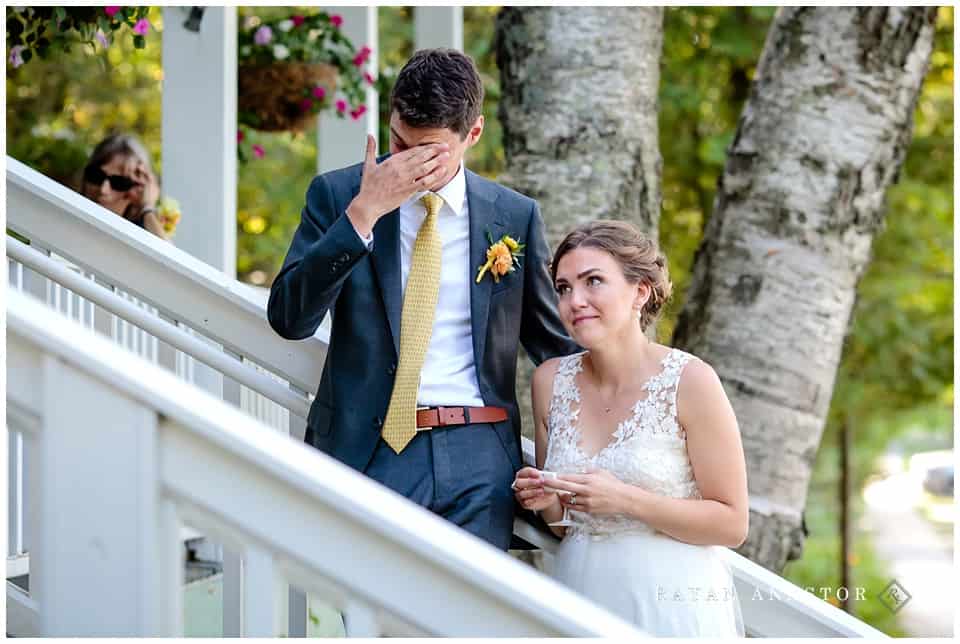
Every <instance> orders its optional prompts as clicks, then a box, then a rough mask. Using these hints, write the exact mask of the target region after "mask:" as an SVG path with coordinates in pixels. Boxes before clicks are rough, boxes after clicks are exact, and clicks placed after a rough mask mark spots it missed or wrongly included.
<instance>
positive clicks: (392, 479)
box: [364, 423, 514, 550]
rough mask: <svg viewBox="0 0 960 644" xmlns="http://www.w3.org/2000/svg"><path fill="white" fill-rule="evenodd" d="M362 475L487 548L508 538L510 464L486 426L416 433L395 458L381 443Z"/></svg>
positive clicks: (501, 544)
mask: <svg viewBox="0 0 960 644" xmlns="http://www.w3.org/2000/svg"><path fill="white" fill-rule="evenodd" d="M364 473H365V474H366V475H367V476H369V477H371V478H372V479H374V480H375V481H378V482H379V483H382V484H383V485H386V486H387V487H389V488H390V489H391V490H393V491H395V492H397V493H399V494H402V495H403V496H405V497H407V498H408V499H410V500H411V501H413V502H414V503H417V504H419V505H421V506H423V507H425V508H427V509H428V510H430V511H432V512H434V513H436V514H439V515H440V516H442V517H443V518H445V519H447V520H448V521H451V522H453V523H455V524H456V525H458V526H460V527H461V528H463V529H464V530H466V531H467V532H470V533H471V534H473V535H475V536H477V537H479V538H481V539H483V540H484V541H486V542H488V543H490V544H491V545H493V546H495V547H497V548H500V549H501V550H506V549H507V547H508V546H509V545H510V537H511V535H512V534H513V490H511V489H510V484H511V483H513V478H514V471H513V464H512V463H511V461H510V458H509V457H508V456H507V452H506V450H505V448H504V447H503V444H502V443H501V442H500V439H499V438H498V436H497V433H496V431H495V430H494V428H493V426H492V425H490V424H489V423H476V424H472V425H457V426H453V427H437V428H434V429H431V430H427V431H419V432H417V434H416V436H414V437H413V439H412V440H411V441H410V443H409V444H408V445H407V446H406V447H405V448H404V449H403V451H402V452H400V453H399V454H397V453H395V452H394V451H393V450H392V449H391V448H390V446H389V445H387V444H386V443H385V442H384V441H383V439H382V438H381V439H380V440H379V442H378V443H377V448H376V450H375V451H374V454H373V457H372V458H371V460H370V464H369V465H368V466H367V468H366V470H364Z"/></svg>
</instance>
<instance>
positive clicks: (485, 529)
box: [268, 49, 577, 549]
mask: <svg viewBox="0 0 960 644" xmlns="http://www.w3.org/2000/svg"><path fill="white" fill-rule="evenodd" d="M482 104H483V85H482V83H481V80H480V76H479V74H478V73H477V69H476V67H475V66H474V64H473V61H472V60H471V59H470V58H469V57H468V56H466V55H464V54H462V53H460V52H458V51H455V50H450V49H431V50H422V51H419V52H417V53H416V54H415V55H414V56H413V58H411V59H410V60H409V61H408V62H407V64H406V65H405V66H404V68H403V69H402V70H401V72H400V74H399V76H398V77H397V81H396V84H395V85H394V88H393V92H392V93H391V96H390V105H391V115H390V155H389V156H387V157H384V158H382V159H380V160H378V159H376V157H375V152H376V151H375V144H374V141H373V139H372V137H367V149H366V158H365V160H364V162H363V163H361V164H357V165H353V166H350V167H348V168H343V169H341V170H335V171H332V172H328V173H326V174H323V175H320V176H318V177H316V178H314V180H313V182H312V183H311V184H310V188H309V189H308V190H307V195H306V205H305V206H304V208H303V212H302V214H301V221H300V226H299V227H298V228H297V231H296V234H295V235H294V238H293V242H292V243H291V244H290V250H289V251H288V252H287V257H286V259H285V260H284V263H283V268H282V269H281V271H280V273H279V274H278V275H277V278H276V280H275V281H274V283H273V286H272V287H271V289H270V301H269V305H268V317H269V319H270V325H271V326H272V327H273V328H274V329H275V330H276V332H277V333H279V334H280V335H281V336H283V337H285V338H289V339H291V340H297V339H302V338H307V337H310V336H311V335H313V334H314V332H315V331H316V330H317V327H318V326H319V325H320V322H321V320H322V319H323V317H324V316H325V315H326V313H327V312H328V311H329V312H330V313H331V315H332V316H333V319H332V330H331V333H330V346H329V349H328V352H327V358H326V363H325V364H324V368H323V375H322V377H321V380H320V386H319V389H318V391H317V397H316V399H315V400H314V402H313V406H312V407H311V409H310V415H309V418H308V419H307V430H306V437H305V440H306V442H307V443H309V444H311V445H313V446H314V447H316V448H317V449H319V450H321V451H323V452H325V453H327V454H329V455H331V456H333V457H334V458H337V459H338V460H340V461H342V462H344V463H346V464H347V465H350V466H351V467H353V468H355V469H357V470H359V471H361V472H364V473H365V474H367V475H368V476H370V477H372V478H373V479H374V480H376V481H378V482H380V483H382V484H383V485H386V486H387V487H389V488H391V489H393V490H394V491H396V492H398V493H400V494H402V495H403V496H405V497H407V498H408V499H410V500H411V501H413V502H415V503H418V504H420V505H421V506H423V507H426V508H428V509H430V510H431V511H433V512H435V513H437V514H439V515H441V516H443V517H444V518H446V519H448V520H450V521H452V522H453V523H455V524H457V525H459V526H461V527H462V528H464V529H465V530H467V531H469V532H471V533H472V534H474V535H476V536H477V537H480V538H481V539H484V540H486V541H487V542H489V543H491V544H493V545H494V546H497V547H499V548H501V549H506V548H507V547H508V546H509V544H510V538H511V534H512V525H513V511H514V501H513V493H512V491H511V489H510V484H511V482H512V481H513V477H514V472H516V471H517V470H518V469H520V467H521V454H520V414H519V411H518V407H517V400H516V395H515V391H514V389H515V380H516V362H517V351H518V348H519V344H520V343H522V344H523V346H524V348H525V349H526V350H527V353H528V354H529V355H530V356H531V357H532V359H533V361H534V362H536V363H537V364H539V363H540V362H542V361H543V360H546V359H547V358H550V357H553V356H557V355H566V354H569V353H572V352H574V351H576V350H577V346H576V345H575V344H574V343H573V342H572V341H571V340H570V339H569V338H568V337H567V335H566V333H565V332H564V330H563V327H562V325H561V323H560V320H559V318H558V316H557V312H556V295H555V292H554V289H553V286H552V283H551V281H550V276H549V274H548V272H547V264H548V262H549V254H548V253H549V250H548V248H547V244H546V241H545V238H544V226H543V221H542V219H541V218H540V212H539V209H538V208H537V204H536V202H534V201H533V200H532V199H529V198H527V197H524V196H523V195H520V194H518V193H516V192H513V191H511V190H508V189H507V188H504V187H503V186H500V185H498V184H496V183H493V182H492V181H488V180H487V179H484V178H482V177H480V176H478V175H476V174H474V173H472V172H470V171H468V170H467V169H466V168H464V166H463V156H464V153H465V152H466V151H467V149H469V148H470V147H472V146H473V145H474V144H476V142H477V140H478V139H479V138H480V135H481V133H482V132H483V116H482V115H481V113H480V111H481V106H482ZM504 235H509V236H510V237H511V238H512V240H511V241H513V240H515V241H516V242H518V243H519V244H525V248H523V249H516V245H514V244H511V245H506V244H501V245H500V246H498V247H497V248H496V249H494V250H493V251H491V256H496V257H499V259H500V261H499V262H495V263H493V265H491V266H490V267H489V268H488V270H486V271H485V272H484V274H483V276H482V277H480V278H479V280H478V279H477V276H478V273H479V269H480V267H481V266H483V265H485V264H487V262H488V249H489V248H491V246H492V244H493V242H497V241H499V240H501V238H502V237H503V236H504ZM518 252H519V253H523V255H522V256H517V257H516V261H517V262H519V266H516V262H515V261H514V259H513V257H514V254H515V253H518ZM511 265H514V266H516V268H515V270H514V271H512V272H506V273H505V274H502V273H504V271H505V270H507V269H509V267H510V266H511Z"/></svg>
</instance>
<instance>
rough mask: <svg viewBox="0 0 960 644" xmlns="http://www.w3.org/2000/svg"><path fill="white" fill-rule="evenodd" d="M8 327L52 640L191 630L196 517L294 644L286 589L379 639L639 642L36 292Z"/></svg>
mask: <svg viewBox="0 0 960 644" xmlns="http://www.w3.org/2000/svg"><path fill="white" fill-rule="evenodd" d="M7 328H8V334H9V337H8V356H7V360H8V373H9V374H10V376H11V377H10V378H9V379H8V385H9V391H8V422H9V423H10V424H11V426H13V427H15V428H16V429H17V430H18V431H21V432H22V433H23V434H24V435H25V436H26V437H27V440H28V441H30V442H31V443H32V444H33V446H34V447H35V449H33V450H31V453H32V454H33V455H34V456H35V458H36V464H35V465H36V466H35V468H34V470H35V471H37V472H38V473H39V476H38V477H37V478H38V480H37V483H38V488H37V495H36V498H37V506H36V508H35V509H34V513H33V517H34V518H33V520H35V521H36V522H37V524H38V525H37V526H36V530H37V534H38V542H37V556H36V557H35V558H34V568H33V570H32V571H31V588H30V602H31V603H32V604H33V605H32V606H28V607H27V608H30V609H33V610H35V611H36V616H35V617H34V621H35V623H36V624H38V625H39V630H38V633H39V634H42V635H50V636H87V635H90V636H93V635H97V636H135V635H141V636H176V635H178V634H179V633H180V631H181V629H182V624H181V621H182V619H181V615H182V607H181V606H180V597H181V586H182V567H181V563H182V562H181V554H180V550H179V548H180V544H179V542H178V535H179V524H180V522H186V523H188V524H190V525H192V526H194V527H197V528H199V529H201V530H203V531H204V532H205V533H209V534H214V535H216V536H217V538H218V539H221V540H223V541H224V542H226V543H229V544H231V546H232V548H234V549H235V550H236V551H238V552H242V553H243V554H244V584H243V589H244V590H243V597H244V614H243V635H246V636H260V637H272V636H278V635H284V634H286V623H287V621H286V620H287V614H286V610H287V609H286V600H287V584H288V583H295V584H296V585H298V586H300V587H303V588H306V589H309V590H310V591H311V592H312V593H315V594H317V595H319V596H322V597H323V598H324V599H325V600H326V601H329V602H330V603H332V604H333V605H335V606H336V607H337V608H338V609H340V610H342V611H344V613H345V615H346V619H347V621H348V623H350V622H352V621H358V622H359V624H360V625H362V629H360V631H359V633H358V630H357V628H353V629H352V630H353V632H354V633H355V634H363V635H367V636H378V635H441V636H478V635H480V636H521V637H522V636H600V637H631V638H633V637H639V636H642V633H641V632H639V631H637V630H636V629H634V628H633V627H631V626H630V625H629V624H626V623H625V622H622V621H621V620H619V619H618V618H616V617H614V616H613V615H610V614H609V613H607V612H606V611H603V610H602V609H600V608H598V607H596V606H594V605H592V604H590V603H589V602H586V601H584V600H583V599H581V598H579V597H578V596H577V595H576V594H574V593H573V592H571V591H569V590H567V589H565V588H563V587H562V586H560V585H559V584H556V583H555V582H553V581H552V580H550V579H549V578H547V577H545V576H543V575H541V574H539V573H537V572H536V571H534V570H532V569H530V568H529V567H528V566H525V565H523V564H522V563H520V562H518V561H516V560H514V559H512V558H511V557H509V556H507V555H505V554H504V553H501V552H499V551H497V550H496V549H494V548H492V547H491V546H489V545H487V544H485V543H484V542H482V541H480V540H479V539H476V538H475V537H473V536H471V535H468V534H466V533H464V532H463V531H461V530H459V529H457V528H456V527H454V526H452V525H450V524H449V523H447V522H446V521H444V520H442V519H440V518H439V517H436V516H434V515H433V514H431V513H430V512H428V511H426V510H423V509H422V508H420V507H419V506H416V505H415V504H413V503H410V502H409V501H407V500H406V499H403V498H402V497H400V496H399V495H396V494H394V493H393V492H390V491H389V490H386V489H384V488H383V487H381V486H379V485H377V484H376V483H374V482H372V481H370V480H369V479H367V478H366V477H364V476H363V475H361V474H358V473H357V472H355V471H353V470H351V469H350V468H348V467H346V466H344V465H342V464H340V463H338V462H337V461H335V460H333V459H331V458H329V457H327V456H325V455H323V454H321V453H319V452H317V451H316V450H313V449H311V448H309V447H307V446H305V445H302V444H300V443H299V442H298V441H295V440H292V439H290V438H288V437H286V436H282V435H280V434H278V433H277V432H275V431H273V430H271V429H270V428H267V427H265V426H263V425H261V424H260V423H258V422H256V421H255V420H253V419H251V418H250V417H249V416H247V415H245V414H243V413H242V412H240V411H238V410H236V409H235V408H233V407H230V406H229V405H226V404H224V403H222V402H221V401H219V400H217V399H215V398H213V397H212V396H210V395H208V394H206V393H205V392H202V391H200V390H199V389H197V388H196V387H193V386H191V385H189V384H188V383H184V382H183V381H181V380H179V379H177V378H176V377H175V376H174V375H172V374H170V373H169V372H166V371H164V370H162V369H160V368H158V367H156V366H155V365H151V364H149V363H146V362H144V361H143V360H141V359H140V358H138V357H137V356H134V355H132V354H130V353H129V352H127V351H124V350H123V349H122V348H120V347H117V346H116V345H115V344H112V343H111V342H109V341H108V340H106V339H105V338H102V337H100V336H98V335H96V334H94V333H93V332H92V331H90V330H88V329H84V328H82V327H81V326H79V325H77V324H76V323H75V322H72V321H70V320H68V319H66V318H64V317H63V316H61V315H59V314H57V313H55V312H53V311H50V310H49V308H47V307H45V306H43V304H42V303H40V302H38V301H36V300H33V299H32V298H30V297H29V296H27V295H23V294H20V293H16V292H12V293H10V297H9V301H8V308H7ZM83 454H96V455H98V458H78V455H83ZM8 598H9V595H8ZM355 626H356V625H355Z"/></svg>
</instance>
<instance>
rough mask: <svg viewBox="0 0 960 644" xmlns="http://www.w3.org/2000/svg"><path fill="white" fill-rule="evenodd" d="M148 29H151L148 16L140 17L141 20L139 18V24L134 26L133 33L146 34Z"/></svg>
mask: <svg viewBox="0 0 960 644" xmlns="http://www.w3.org/2000/svg"><path fill="white" fill-rule="evenodd" d="M148 31H150V21H149V20H147V19H146V18H140V20H137V24H135V25H134V26H133V33H135V34H138V35H140V36H146V35H147V32H148Z"/></svg>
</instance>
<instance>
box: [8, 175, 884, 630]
mask: <svg viewBox="0 0 960 644" xmlns="http://www.w3.org/2000/svg"><path fill="white" fill-rule="evenodd" d="M7 177H8V209H7V213H8V220H9V223H8V225H10V227H11V228H13V229H14V230H15V231H17V232H19V233H20V234H23V235H25V236H28V237H30V238H31V239H35V240H38V241H39V242H41V244H42V245H43V246H45V247H47V248H50V249H51V250H54V251H55V252H56V253H57V254H59V255H63V256H65V257H68V258H70V259H71V260H72V261H74V262H76V263H78V264H80V265H81V266H83V268H84V270H87V271H92V272H94V273H96V274H97V275H98V276H107V278H108V279H109V280H110V281H113V282H114V283H116V284H118V286H120V287H121V288H122V289H124V290H128V291H130V292H134V293H136V294H137V295H138V296H139V297H142V298H143V299H145V300H146V301H147V302H149V303H150V304H151V305H153V306H155V307H156V308H157V309H159V310H161V311H163V312H164V313H165V314H166V315H168V316H169V317H170V318H172V319H175V320H186V321H188V322H189V323H190V324H191V326H194V327H195V328H198V329H202V330H204V331H205V332H207V333H208V334H209V335H210V337H212V338H214V339H216V340H217V341H218V342H220V343H222V344H224V345H225V346H227V347H228V349H229V350H230V351H231V352H233V353H236V354H240V355H251V354H250V353H245V352H246V351H247V349H246V348H245V347H250V349H249V351H250V352H253V351H256V359H257V361H258V362H260V364H262V365H263V367H265V368H267V369H268V370H270V371H271V372H273V374H274V375H276V376H277V377H279V378H283V379H284V380H287V381H290V382H299V383H301V384H302V385H304V386H303V390H309V389H310V388H312V387H313V386H315V384H316V382H318V381H319V372H320V367H321V366H322V360H323V354H324V347H325V341H324V340H325V338H324V339H320V340H318V339H311V340H308V341H304V342H300V343H296V344H294V343H290V342H287V341H283V340H278V338H277V337H276V336H275V334H274V333H273V332H272V330H271V329H270V328H269V325H268V324H267V323H266V319H265V311H264V303H263V302H262V301H257V300H256V299H255V298H253V297H252V296H250V295H249V294H248V293H247V292H246V291H245V289H244V287H243V285H240V284H238V283H236V282H233V283H231V282H230V281H229V280H226V279H225V278H224V277H223V276H222V275H221V274H219V273H217V272H216V271H213V270H212V269H210V268H209V267H207V266H206V265H205V264H202V263H200V262H197V261H195V260H193V259H192V258H190V257H189V256H187V255H185V254H184V253H182V252H180V251H178V250H177V249H175V248H171V247H170V246H169V245H168V244H164V243H163V242H160V241H157V240H155V239H154V238H152V237H151V236H150V235H149V234H147V233H145V232H143V231H140V230H137V229H134V228H133V227H131V226H126V225H123V224H122V222H119V224H120V225H118V222H117V220H116V218H115V216H113V215H104V214H103V213H104V212H105V211H102V212H101V211H100V209H99V208H98V207H96V206H93V205H92V204H89V203H88V202H86V201H85V200H82V199H80V198H79V197H78V196H77V195H75V194H74V193H72V192H71V191H69V190H67V189H66V188H63V187H62V186H59V185H58V184H55V183H54V182H52V181H50V180H49V179H47V178H45V177H43V176H42V175H39V174H38V173H36V172H34V171H32V170H30V169H29V168H26V167H25V166H23V165H22V164H19V163H18V162H16V161H14V160H12V159H9V157H8V173H7ZM64 231H66V232H64ZM117 258H121V259H117ZM123 267H126V268H123ZM112 271H118V272H117V273H114V272H112ZM145 274H149V275H154V276H155V278H154V279H151V280H142V279H140V277H139V276H141V275H145ZM157 281H160V282H161V284H160V285H158V284H157V283H156V282H157ZM311 379H312V381H311ZM294 422H299V423H302V422H303V421H302V419H298V420H293V419H292V420H291V428H292V426H293V423H294ZM298 429H299V430H300V431H302V424H301V425H300V427H299V428H298ZM13 433H15V432H11V434H13ZM28 451H29V450H28ZM524 452H525V454H524V455H525V460H526V461H527V462H528V463H532V462H533V449H532V443H531V442H530V441H529V440H527V439H524ZM11 453H13V452H11ZM33 483H36V481H33ZM368 483H369V482H368ZM29 489H30V485H26V486H25V491H29ZM11 494H13V491H11ZM13 507H14V506H13V505H11V512H13ZM19 507H20V508H21V509H22V508H23V507H28V508H29V503H28V504H27V505H26V506H24V505H23V504H22V503H21V504H20V506H19ZM29 527H30V526H29V522H28V524H27V525H25V526H24V528H25V529H26V531H27V532H28V533H29ZM220 532H221V531H217V532H216V534H217V536H218V537H219V536H220ZM515 533H516V534H518V535H519V536H521V537H523V538H524V539H526V540H528V541H530V542H531V543H534V544H536V545H538V546H540V547H542V548H543V549H544V551H545V552H547V553H550V552H552V551H553V550H554V549H555V547H556V540H555V539H553V538H552V537H551V536H549V535H544V534H541V533H538V532H537V531H536V530H534V529H533V528H532V527H530V526H528V525H527V524H525V523H522V522H517V523H516V525H515ZM212 534H213V533H212ZM728 555H729V559H730V565H731V567H732V569H733V571H734V575H735V582H736V586H737V590H738V595H739V596H740V600H741V604H742V606H743V613H744V621H745V624H746V628H747V631H748V633H749V634H751V635H756V636H828V637H831V636H832V637H851V636H853V637H856V636H868V637H882V636H883V635H882V633H880V632H879V631H876V630H875V629H873V628H871V627H869V626H867V625H866V624H864V623H862V622H860V621H859V620H856V619H855V618H853V617H851V616H850V615H848V614H846V613H844V612H843V611H840V610H838V609H836V608H834V607H832V606H830V605H829V604H827V603H826V602H823V601H820V600H819V599H817V598H816V597H815V596H813V595H811V594H809V593H806V592H804V591H803V590H802V589H800V588H798V587H796V586H794V585H793V584H791V583H789V582H787V581H785V580H784V579H782V578H780V577H778V576H777V575H775V574H773V573H770V572H769V571H766V570H764V569H762V568H761V567H759V566H757V565H756V564H753V563H752V562H750V561H748V560H746V559H744V558H743V557H740V556H739V555H737V554H736V553H734V552H732V551H731V552H729V553H728ZM548 557H549V555H548ZM10 565H11V564H10V563H8V567H9V566H10ZM291 579H292V577H291ZM22 595H23V593H19V594H18V593H17V592H16V591H11V590H10V585H9V584H8V606H9V605H10V602H17V601H19V600H21V599H23V597H22ZM27 599H31V598H27ZM341 605H346V604H343V603H342V602H341ZM351 606H352V604H351ZM362 613H363V611H362V610H361V611H360V613H356V612H354V613H352V615H353V616H352V618H350V617H349V615H350V613H348V618H350V619H352V620H353V624H354V625H355V626H356V624H358V623H359V622H358V620H359V619H360V617H358V615H359V614H362ZM27 614H29V613H27ZM352 632H356V631H355V630H354V631H352Z"/></svg>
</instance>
